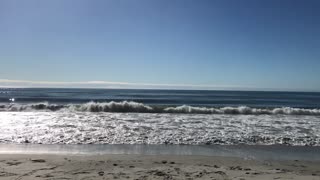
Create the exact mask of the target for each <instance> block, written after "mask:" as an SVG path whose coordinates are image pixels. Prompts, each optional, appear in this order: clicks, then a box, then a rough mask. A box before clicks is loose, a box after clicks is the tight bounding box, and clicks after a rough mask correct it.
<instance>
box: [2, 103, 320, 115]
mask: <svg viewBox="0 0 320 180" xmlns="http://www.w3.org/2000/svg"><path fill="white" fill-rule="evenodd" d="M38 110H39V111H58V110H63V111H79V112H138V113H183V114H235V115H237V114H246V115H250V114H252V115H260V114H269V115H277V114H282V115H320V109H305V108H292V107H280V108H252V107H248V106H239V107H195V106H188V105H182V106H176V107H169V106H159V105H158V106H157V105H152V106H151V105H145V104H143V103H138V102H133V101H122V102H115V101H111V102H104V103H98V102H88V103H85V104H68V105H57V104H49V103H47V102H44V103H37V104H9V105H0V111H38Z"/></svg>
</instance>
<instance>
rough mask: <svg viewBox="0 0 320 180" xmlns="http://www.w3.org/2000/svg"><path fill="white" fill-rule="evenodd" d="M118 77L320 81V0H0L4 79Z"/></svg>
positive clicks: (147, 82) (295, 84)
mask: <svg viewBox="0 0 320 180" xmlns="http://www.w3.org/2000/svg"><path fill="white" fill-rule="evenodd" d="M13 80H15V81H13ZM92 81H95V82H92ZM96 81H99V82H96ZM102 81H103V82H102ZM110 82H113V85H112V87H116V85H117V82H121V83H123V84H129V85H132V87H133V86H134V87H138V88H139V86H141V87H145V86H150V87H155V88H158V86H159V87H160V86H164V87H170V88H171V87H178V88H188V87H189V86H190V87H193V88H194V87H195V88H200V89H201V88H202V89H215V88H216V87H218V88H222V89H223V88H225V89H262V90H264V89H266V90H267V89H276V90H308V91H309V90H311V91H320V1H319V0H306V1H304V0H86V1H84V0H67V1H65V0H52V1H49V0H37V1H35V0H28V1H18V0H0V86H19V85H21V86H28V84H29V85H30V86H31V85H32V86H49V85H50V86H55V85H57V86H58V85H59V86H70V87H72V85H74V86H80V85H78V84H81V86H88V87H93V86H92V84H95V85H96V84H100V85H101V84H102V85H101V87H109V86H108V85H109V84H110ZM77 83H78V84H77ZM121 83H118V84H121ZM48 84H49V85H48ZM75 84H76V85H75ZM111 84H112V83H111ZM100 85H99V87H100ZM187 86H188V87H187Z"/></svg>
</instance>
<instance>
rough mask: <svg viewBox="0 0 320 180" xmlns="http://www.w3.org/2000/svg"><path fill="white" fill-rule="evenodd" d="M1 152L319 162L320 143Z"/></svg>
mask: <svg viewBox="0 0 320 180" xmlns="http://www.w3.org/2000/svg"><path fill="white" fill-rule="evenodd" d="M1 154H39V155H42V154H43V155H84V156H94V155H175V156H214V157H234V158H242V159H252V160H304V161H319V162H320V146H285V145H140V144H132V145H131V144H48V145H46V144H0V155H1Z"/></svg>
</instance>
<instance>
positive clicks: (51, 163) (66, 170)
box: [0, 154, 320, 180]
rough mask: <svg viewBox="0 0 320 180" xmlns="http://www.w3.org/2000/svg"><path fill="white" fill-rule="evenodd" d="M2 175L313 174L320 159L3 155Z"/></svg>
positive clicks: (318, 178)
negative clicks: (276, 159)
mask: <svg viewBox="0 0 320 180" xmlns="http://www.w3.org/2000/svg"><path fill="white" fill-rule="evenodd" d="M0 179H1V180H7V179H10V180H11V179H14V180H19V179H32V180H33V179H83V180H84V179H141V180H143V179H238V180H240V179H242V180H244V179H303V180H308V179H315V180H320V162H316V161H312V162H308V161H298V160H295V161H254V160H244V159H240V158H231V157H212V156H171V155H167V156H165V155H161V156H154V155H144V156H143V155H86V156H76V155H26V154H25V155H22V154H19V155H17V154H11V155H6V154H1V155H0Z"/></svg>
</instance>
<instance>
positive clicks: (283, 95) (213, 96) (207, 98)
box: [0, 88, 320, 108]
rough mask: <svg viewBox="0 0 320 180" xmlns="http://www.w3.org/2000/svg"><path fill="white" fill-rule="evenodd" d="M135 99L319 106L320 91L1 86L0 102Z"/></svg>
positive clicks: (151, 102) (158, 102)
mask: <svg viewBox="0 0 320 180" xmlns="http://www.w3.org/2000/svg"><path fill="white" fill-rule="evenodd" d="M11 98H14V99H15V103H23V104H24V103H39V102H48V103H55V104H73V103H77V104H79V103H80V104H81V103H86V102H90V101H94V102H109V101H124V100H127V101H135V102H140V103H144V104H149V105H192V106H214V107H223V106H248V107H297V108H319V107H320V93H318V92H262V91H260V92H259V91H200V90H128V89H40V88H28V89H12V88H2V89H0V103H2V104H3V103H10V100H9V99H11Z"/></svg>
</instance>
